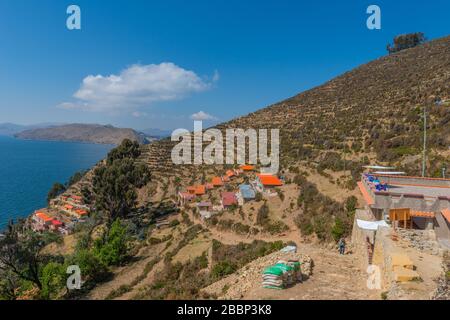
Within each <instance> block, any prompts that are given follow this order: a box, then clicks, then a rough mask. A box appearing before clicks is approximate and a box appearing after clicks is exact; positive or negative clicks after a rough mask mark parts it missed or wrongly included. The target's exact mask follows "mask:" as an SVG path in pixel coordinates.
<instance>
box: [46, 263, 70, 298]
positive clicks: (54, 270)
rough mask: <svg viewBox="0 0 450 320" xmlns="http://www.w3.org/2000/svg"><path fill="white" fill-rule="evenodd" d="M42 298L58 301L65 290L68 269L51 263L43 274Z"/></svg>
mask: <svg viewBox="0 0 450 320" xmlns="http://www.w3.org/2000/svg"><path fill="white" fill-rule="evenodd" d="M40 278H41V283H42V290H41V298H42V299H45V300H49V299H57V298H58V297H59V296H60V295H61V292H62V290H63V289H64V288H65V285H66V280H67V274H66V267H65V266H64V265H63V264H60V263H57V262H49V263H47V265H45V266H44V267H43V268H42V272H41V277H40Z"/></svg>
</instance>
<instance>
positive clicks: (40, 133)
mask: <svg viewBox="0 0 450 320" xmlns="http://www.w3.org/2000/svg"><path fill="white" fill-rule="evenodd" d="M14 136H15V137H16V138H20V139H29V140H55V141H77V142H92V143H104V144H120V142H122V140H123V139H130V140H135V141H138V142H139V143H146V142H148V140H147V138H146V136H145V135H144V134H142V133H138V132H136V131H134V130H133V129H122V128H115V127H113V126H109V125H107V126H103V125H97V124H67V125H62V126H55V127H49V128H37V129H31V130H25V131H22V132H19V133H17V134H15V135H14Z"/></svg>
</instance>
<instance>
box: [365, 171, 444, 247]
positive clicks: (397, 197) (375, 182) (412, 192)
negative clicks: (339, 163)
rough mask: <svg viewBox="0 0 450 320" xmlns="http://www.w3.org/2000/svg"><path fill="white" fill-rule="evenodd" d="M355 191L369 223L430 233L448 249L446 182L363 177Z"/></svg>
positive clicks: (432, 179) (436, 179)
mask: <svg viewBox="0 0 450 320" xmlns="http://www.w3.org/2000/svg"><path fill="white" fill-rule="evenodd" d="M358 187H359V190H360V192H361V194H362V196H363V198H364V201H365V207H366V210H367V211H368V212H369V213H370V215H371V216H372V219H373V220H384V221H388V222H390V223H391V224H392V226H393V227H398V228H405V229H422V230H423V229H430V230H431V229H433V230H434V231H435V233H436V237H437V238H438V240H439V241H440V242H445V243H447V244H448V245H449V247H450V241H449V240H450V179H441V178H424V177H409V176H398V175H389V174H367V173H365V174H363V175H362V178H361V181H360V182H358Z"/></svg>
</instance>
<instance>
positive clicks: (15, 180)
mask: <svg viewBox="0 0 450 320" xmlns="http://www.w3.org/2000/svg"><path fill="white" fill-rule="evenodd" d="M113 147H114V146H112V145H102V144H88V143H74V142H54V141H29V140H19V139H14V138H11V137H3V136H0V230H2V229H3V228H4V227H5V226H6V225H7V223H8V221H9V220H10V219H17V218H20V217H26V216H28V215H29V214H31V213H32V212H33V211H34V210H36V209H40V208H42V207H45V206H46V199H47V192H48V191H49V189H50V188H51V186H52V185H53V183H54V182H61V183H65V182H66V181H67V180H68V179H69V178H70V177H71V176H72V175H73V174H74V173H75V172H77V171H80V170H83V169H89V168H90V167H92V166H93V165H94V164H96V163H97V162H98V161H100V160H101V159H103V158H104V157H105V156H106V154H107V153H108V152H109V150H110V149H112V148H113Z"/></svg>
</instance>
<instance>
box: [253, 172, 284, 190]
mask: <svg viewBox="0 0 450 320" xmlns="http://www.w3.org/2000/svg"><path fill="white" fill-rule="evenodd" d="M282 185H283V182H282V181H281V180H280V179H279V178H278V177H276V176H274V175H270V174H258V175H257V176H256V186H257V188H258V189H260V190H263V191H270V190H271V189H273V188H275V187H280V186H282Z"/></svg>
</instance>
